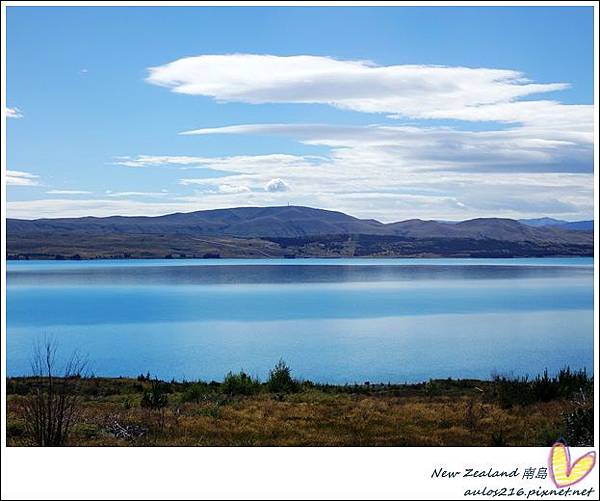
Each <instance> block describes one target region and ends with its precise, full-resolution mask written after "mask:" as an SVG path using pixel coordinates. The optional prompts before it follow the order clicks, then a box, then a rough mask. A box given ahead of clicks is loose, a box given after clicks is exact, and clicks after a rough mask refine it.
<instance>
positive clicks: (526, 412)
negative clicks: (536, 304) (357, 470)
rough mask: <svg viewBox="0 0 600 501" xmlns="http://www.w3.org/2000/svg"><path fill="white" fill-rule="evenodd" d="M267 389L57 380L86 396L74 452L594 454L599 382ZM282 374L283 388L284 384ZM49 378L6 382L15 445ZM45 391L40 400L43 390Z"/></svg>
mask: <svg viewBox="0 0 600 501" xmlns="http://www.w3.org/2000/svg"><path fill="white" fill-rule="evenodd" d="M279 368H280V369H283V371H281V370H280V371H279V372H277V370H275V371H273V372H272V373H271V377H270V379H269V381H268V382H266V383H262V384H261V383H259V382H258V381H256V380H254V379H252V378H251V377H249V376H247V375H245V374H243V373H239V374H229V375H228V376H226V378H225V380H224V381H223V382H222V383H216V382H212V383H202V382H197V383H185V382H170V383H167V382H162V381H157V380H152V379H150V378H149V377H147V376H140V377H138V378H137V379H128V378H98V377H93V378H84V377H71V378H68V380H65V379H61V378H56V379H55V380H54V382H53V384H55V385H57V384H64V385H65V388H68V391H69V392H70V394H72V395H76V396H77V416H76V419H75V418H74V419H73V423H72V426H71V430H70V433H69V434H68V436H67V437H66V438H65V442H64V444H65V445H70V446H507V445H510V446H547V445H549V444H551V443H553V442H554V441H556V440H557V439H560V438H564V439H566V440H567V442H568V443H569V444H570V445H593V407H592V406H593V403H592V402H593V398H592V391H593V380H592V378H591V377H589V376H587V375H586V374H585V373H584V372H577V373H574V372H571V371H568V370H566V371H562V372H561V373H560V374H559V375H557V376H556V377H548V376H547V375H543V376H538V377H537V378H535V379H525V378H523V379H506V378H499V377H498V378H494V379H493V380H491V381H476V380H451V379H447V380H432V381H429V382H427V383H421V384H410V385H372V384H367V383H366V384H363V385H349V386H330V385H316V384H312V383H310V382H298V381H294V380H292V379H290V378H289V370H288V369H287V368H285V367H281V366H280V367H279ZM278 377H279V379H278ZM47 383H48V382H47V381H46V380H44V379H43V378H10V379H8V380H7V407H8V409H7V411H8V412H7V442H8V445H11V446H26V445H36V444H35V439H34V438H32V433H31V426H30V423H28V419H30V418H29V417H28V414H27V412H26V409H27V405H28V402H31V399H32V398H34V395H35V394H37V395H40V394H41V393H40V391H41V392H42V393H43V392H44V391H46V390H44V388H46V386H45V385H47ZM36 392H37V393H36Z"/></svg>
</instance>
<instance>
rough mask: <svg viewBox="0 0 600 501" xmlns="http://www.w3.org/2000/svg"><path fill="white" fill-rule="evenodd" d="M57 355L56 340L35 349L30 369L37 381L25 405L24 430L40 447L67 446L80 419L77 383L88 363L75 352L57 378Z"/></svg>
mask: <svg viewBox="0 0 600 501" xmlns="http://www.w3.org/2000/svg"><path fill="white" fill-rule="evenodd" d="M56 352H57V345H56V343H55V342H54V341H46V342H45V343H44V345H43V346H40V345H37V346H36V347H35V348H34V355H33V358H32V361H31V368H32V373H33V376H34V377H35V378H36V379H35V383H34V387H33V389H32V391H31V393H30V395H29V396H28V397H27V398H26V399H25V401H24V404H23V418H24V422H25V429H26V431H27V433H28V435H29V436H30V437H31V438H32V439H33V442H34V444H35V445H37V446H39V447H57V446H61V445H65V443H66V442H67V439H68V437H69V434H70V432H71V429H72V427H73V426H74V425H75V424H76V423H77V421H78V419H79V417H80V398H79V389H78V383H79V380H80V376H81V372H82V371H83V370H84V368H85V365H86V364H85V362H84V361H82V360H81V359H80V358H79V357H78V355H77V354H76V353H74V354H73V355H72V356H71V358H70V359H69V360H68V361H67V363H66V365H65V368H64V372H63V374H62V377H57V375H56V372H57V369H56V367H57V363H56Z"/></svg>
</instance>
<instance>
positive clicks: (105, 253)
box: [7, 206, 593, 259]
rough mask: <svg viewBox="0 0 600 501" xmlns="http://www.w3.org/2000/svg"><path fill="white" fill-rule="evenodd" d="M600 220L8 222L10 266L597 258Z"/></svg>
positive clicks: (257, 215)
mask: <svg viewBox="0 0 600 501" xmlns="http://www.w3.org/2000/svg"><path fill="white" fill-rule="evenodd" d="M592 230H593V221H581V222H573V223H571V222H566V221H560V220H555V219H550V218H542V219H535V220H521V221H517V220H512V219H502V218H478V219H471V220H467V221H462V222H442V221H424V220H420V219H410V220H406V221H400V222H395V223H382V222H379V221H377V220H375V219H358V218H355V217H352V216H349V215H347V214H344V213H342V212H336V211H330V210H323V209H315V208H310V207H301V206H281V207H238V208H231V209H214V210H204V211H196V212H189V213H174V214H167V215H164V216H155V217H146V216H131V217H127V216H111V217H81V218H59V219H37V220H23V219H7V254H8V256H9V257H10V258H54V259H56V258H58V259H60V258H69V257H75V258H77V257H79V258H94V257H166V256H170V257H184V256H185V257H217V256H218V257H266V256H268V257H281V256H285V257H304V256H331V257H334V256H382V257H386V256H423V255H425V256H513V255H514V256H527V255H536V256H538V255H593V231H592Z"/></svg>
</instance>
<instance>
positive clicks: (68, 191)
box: [46, 190, 92, 195]
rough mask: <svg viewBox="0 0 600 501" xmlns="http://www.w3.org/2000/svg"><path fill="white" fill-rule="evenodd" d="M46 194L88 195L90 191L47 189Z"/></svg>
mask: <svg viewBox="0 0 600 501" xmlns="http://www.w3.org/2000/svg"><path fill="white" fill-rule="evenodd" d="M46 193H47V194H48V195H90V194H91V193H92V192H91V191H84V190H48V191H47V192H46Z"/></svg>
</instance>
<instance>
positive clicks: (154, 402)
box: [140, 379, 169, 410]
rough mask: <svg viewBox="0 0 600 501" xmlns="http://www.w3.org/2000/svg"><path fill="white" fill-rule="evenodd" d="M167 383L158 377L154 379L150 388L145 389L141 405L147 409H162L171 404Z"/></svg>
mask: <svg viewBox="0 0 600 501" xmlns="http://www.w3.org/2000/svg"><path fill="white" fill-rule="evenodd" d="M167 393H168V389H167V388H166V385H165V384H164V383H162V382H160V381H158V380H157V379H155V380H153V381H152V383H151V386H150V390H149V391H148V390H146V391H144V394H143V395H142V400H141V402H140V405H141V406H142V407H144V408H146V409H151V410H160V409H163V408H165V407H166V406H167V405H168V404H169V397H168V396H167Z"/></svg>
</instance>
